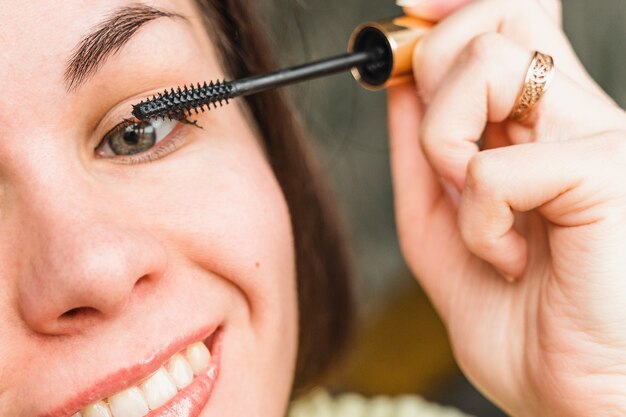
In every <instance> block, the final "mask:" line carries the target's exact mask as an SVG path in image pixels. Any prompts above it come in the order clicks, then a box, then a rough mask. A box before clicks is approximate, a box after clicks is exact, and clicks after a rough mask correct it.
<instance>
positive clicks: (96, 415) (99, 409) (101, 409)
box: [82, 401, 112, 417]
mask: <svg viewBox="0 0 626 417" xmlns="http://www.w3.org/2000/svg"><path fill="white" fill-rule="evenodd" d="M82 413H83V417H112V416H111V411H110V410H109V406H108V405H106V403H105V402H104V401H98V402H95V403H93V404H90V405H88V406H87V407H85V408H83V410H82Z"/></svg>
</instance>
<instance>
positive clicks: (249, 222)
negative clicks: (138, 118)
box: [0, 0, 297, 417]
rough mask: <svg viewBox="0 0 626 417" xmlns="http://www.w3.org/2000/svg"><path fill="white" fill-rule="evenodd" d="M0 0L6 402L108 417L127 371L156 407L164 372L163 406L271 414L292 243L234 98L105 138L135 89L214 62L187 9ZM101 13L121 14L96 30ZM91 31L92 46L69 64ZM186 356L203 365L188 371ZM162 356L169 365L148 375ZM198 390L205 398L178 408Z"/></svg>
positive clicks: (16, 409) (118, 416) (286, 352)
mask: <svg viewBox="0 0 626 417" xmlns="http://www.w3.org/2000/svg"><path fill="white" fill-rule="evenodd" d="M142 4H145V5H144V6H141V7H139V6H140V5H142ZM148 4H149V6H148ZM131 5H135V6H137V7H136V8H135V9H133V10H132V11H129V10H128V9H126V10H125V11H124V10H122V11H120V8H124V7H128V6H131ZM152 7H154V8H157V9H159V10H163V11H166V12H171V13H175V14H179V15H181V16H164V15H160V14H159V13H157V12H156V11H155V9H152ZM0 8H1V15H0V19H1V21H2V25H1V26H0V42H1V45H2V48H1V49H0V84H1V86H2V98H1V99H0V132H1V134H0V316H1V317H3V319H2V321H0V415H2V416H16V417H18V416H20V417H21V416H23V417H33V416H35V417H39V416H42V417H43V416H47V417H70V416H71V415H72V414H74V413H76V412H77V411H79V410H80V409H82V408H83V407H85V406H86V405H87V403H93V402H95V401H97V400H101V399H107V398H109V399H110V402H111V405H112V406H114V408H115V410H114V415H115V417H127V416H128V417H130V416H132V417H135V416H136V415H143V414H141V412H140V411H137V410H140V409H141V406H140V405H139V403H140V402H141V399H139V398H135V397H133V395H134V394H137V393H138V392H139V391H138V389H137V387H139V388H144V389H145V392H143V394H142V395H144V397H145V398H144V399H145V400H148V399H147V396H152V397H151V398H152V399H151V400H150V401H152V402H153V403H155V404H156V403H158V402H159V401H165V400H164V398H165V397H167V396H171V395H173V394H172V392H171V390H172V386H173V385H176V383H178V384H179V385H180V387H179V388H175V391H177V392H178V393H177V394H176V396H175V397H174V400H173V402H171V404H173V405H174V406H176V407H178V408H177V409H178V410H179V411H180V414H176V415H181V416H183V415H184V416H188V415H189V416H197V415H200V416H217V415H219V416H237V417H240V416H256V415H258V416H278V415H281V413H283V412H284V408H285V404H286V402H287V399H288V396H289V391H290V386H291V382H292V381H291V379H292V373H293V367H294V363H295V351H296V339H297V337H296V335H297V329H296V326H297V313H296V312H297V308H296V288H295V265H294V263H295V261H294V250H293V241H292V234H291V228H290V221H289V214H288V210H287V206H286V203H285V201H284V199H283V196H282V193H281V190H280V188H279V186H278V184H277V182H276V180H275V178H274V176H273V174H272V171H271V169H270V167H269V165H268V163H267V161H266V159H265V157H264V153H263V149H262V146H261V143H260V139H259V138H258V136H257V135H256V134H255V132H254V131H253V130H252V129H251V128H250V126H249V125H248V123H247V119H246V117H245V116H244V113H243V111H242V110H241V108H239V107H238V106H237V105H236V104H235V103H231V105H229V106H226V107H224V108H221V109H219V110H216V111H211V112H207V113H201V114H200V115H199V116H197V117H193V118H192V120H197V121H198V124H199V125H200V126H201V128H198V127H195V126H192V125H187V124H176V123H170V122H159V123H152V124H151V125H149V126H144V127H143V128H139V127H138V126H133V125H130V126H127V127H124V126H123V127H122V128H120V129H117V130H116V131H114V132H112V133H110V134H109V135H108V136H107V138H106V140H104V141H103V138H104V137H105V135H106V134H107V132H109V131H110V130H111V129H113V127H114V126H116V125H117V124H119V123H120V122H122V121H123V119H124V118H128V117H130V111H131V104H133V103H137V102H138V101H140V100H141V99H143V98H145V97H146V96H148V95H150V96H151V95H152V94H154V93H155V92H157V91H160V90H163V89H164V88H167V87H173V86H178V85H183V84H185V83H189V82H197V81H201V80H212V79H218V78H220V79H223V78H225V76H224V74H223V71H222V69H221V68H220V65H219V63H218V55H217V52H218V51H216V50H214V47H213V46H212V42H211V40H210V38H209V36H208V35H207V34H206V32H205V31H204V28H203V26H202V22H201V20H200V18H199V17H198V13H197V11H195V9H193V7H192V5H191V3H190V2H189V1H184V0H180V1H174V0H171V1H167V0H151V1H150V2H145V3H134V2H133V3H131V2H129V1H126V0H99V1H97V0H92V1H88V2H86V1H79V0H71V1H70V0H68V1H62V2H58V1H55V2H50V1H34V2H33V1H28V2H14V1H6V0H4V1H2V3H1V4H0ZM111 14H122V15H123V16H125V17H124V19H125V20H123V21H121V20H118V21H117V22H115V23H114V24H112V23H113V21H112V20H110V19H109V20H108V23H107V25H108V26H107V28H106V29H104V28H103V26H101V25H102V23H101V22H103V21H106V20H107V19H108V18H109V17H110V16H111ZM99 25H100V26H99ZM132 28H138V30H137V31H136V32H135V33H134V34H133V33H129V32H132V30H131V29H132ZM99 29H100V31H99V32H98V30H99ZM114 32H115V33H114ZM90 34H92V35H93V34H96V36H91V37H90ZM98 34H99V35H100V36H98ZM104 34H106V35H107V36H102V35H104ZM114 35H115V36H114ZM86 37H88V42H86V43H83V47H89V46H90V47H91V48H92V49H90V50H89V51H88V53H86V54H84V55H75V56H74V65H73V66H70V68H72V69H71V71H72V72H71V73H70V72H67V68H68V65H69V64H68V61H71V60H72V54H73V53H74V52H76V51H77V48H78V46H77V45H79V44H80V43H81V40H82V39H85V38H86ZM111 42H114V45H113V46H114V47H113V48H112V49H111V50H108V49H107V48H109V49H110V48H111ZM118 47H119V49H116V48H118ZM96 58H97V59H98V62H95V60H96ZM81 74H82V77H81ZM153 141H156V143H154V144H153V143H152V142H153ZM135 152H139V153H135ZM124 153H130V154H131V155H123V154H124ZM212 335H213V336H212ZM196 342H204V343H205V344H207V345H209V348H210V349H211V350H213V358H212V359H211V362H209V365H207V360H208V357H207V356H206V352H203V349H202V346H198V345H195V346H194V347H193V348H192V349H190V350H189V351H188V349H187V348H188V346H191V345H194V343H196ZM218 345H220V346H221V347H220V346H218ZM218 348H219V351H220V352H221V353H219V354H218V352H217V351H218ZM178 352H182V360H181V356H174V355H175V354H176V353H178ZM172 358H174V359H175V360H171V359H172ZM188 365H191V366H195V367H196V368H198V370H196V373H197V374H198V375H199V376H195V377H194V379H193V380H192V382H191V383H190V385H185V384H188V383H189V379H190V378H191V376H190V374H189V367H188ZM162 366H163V367H165V368H166V369H167V370H169V371H171V372H170V374H176V375H177V377H176V378H173V377H172V376H171V375H170V376H167V375H164V374H163V373H157V374H156V376H155V377H154V378H152V379H150V380H149V381H148V384H143V382H144V381H145V380H146V378H148V377H150V376H151V375H153V374H155V372H156V371H157V370H159V368H160V367H162ZM207 366H208V368H207ZM216 366H217V367H218V368H219V369H218V376H217V378H215V372H214V371H215V367H216ZM207 370H208V371H210V372H208V374H210V376H207ZM212 385H213V386H212ZM150 386H151V387H152V390H151V388H150ZM183 386H186V387H187V388H184V389H182V388H181V387H183ZM155 387H156V388H155ZM129 388H130V391H127V392H125V393H123V394H122V395H117V396H116V395H115V394H117V393H119V392H120V391H124V390H126V389H129ZM211 388H213V392H212V395H211V396H210V398H209V400H208V403H206V406H202V404H201V406H200V408H201V409H202V410H203V411H202V412H200V411H198V414H193V413H191V414H184V413H183V412H182V411H181V410H183V409H184V405H185V404H193V403H194V401H195V399H197V398H200V399H201V400H202V398H205V397H206V396H207V393H208V391H210V390H211ZM155 390H156V391H160V392H161V394H158V393H157V394H155V393H154V392H155ZM192 391H193V392H192ZM150 392H152V394H150ZM200 402H201V403H202V401H200ZM196 407H197V406H196ZM192 408H193V407H192ZM133 410H134V411H133ZM92 411H93V410H92ZM135 412H137V413H135ZM94 413H95V411H94ZM86 415H87V416H88V417H91V415H99V414H89V413H84V414H83V417H85V416H86ZM103 415H106V414H103ZM157 415H160V414H157ZM168 415H170V414H168ZM172 415H173V414H172Z"/></svg>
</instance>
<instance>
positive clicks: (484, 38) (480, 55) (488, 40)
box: [463, 33, 502, 63]
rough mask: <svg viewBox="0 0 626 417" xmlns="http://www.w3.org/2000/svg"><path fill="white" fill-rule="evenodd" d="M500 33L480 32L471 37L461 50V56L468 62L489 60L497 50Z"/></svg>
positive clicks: (500, 42) (500, 38) (499, 42)
mask: <svg viewBox="0 0 626 417" xmlns="http://www.w3.org/2000/svg"><path fill="white" fill-rule="evenodd" d="M501 44H502V35H499V34H497V33H482V34H480V35H477V36H475V37H474V38H472V39H471V40H470V41H469V42H468V43H467V46H466V47H465V50H464V51H463V58H464V59H465V61H466V62H469V63H483V62H486V61H489V60H491V59H492V58H493V57H494V56H496V54H497V53H498V51H499V47H500V45H501Z"/></svg>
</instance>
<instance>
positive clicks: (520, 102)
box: [509, 51, 555, 121]
mask: <svg viewBox="0 0 626 417" xmlns="http://www.w3.org/2000/svg"><path fill="white" fill-rule="evenodd" d="M554 72H555V69H554V60H553V59H552V57H551V56H550V55H546V54H542V53H541V52H539V51H535V53H534V54H533V59H532V61H531V62H530V66H529V67H528V72H527V73H526V80H525V81H524V85H523V86H522V91H521V92H520V95H519V97H518V99H517V102H516V103H515V107H514V108H513V111H512V112H511V115H510V116H509V117H510V118H511V119H513V120H517V121H519V120H523V119H525V118H526V117H528V115H529V114H530V113H531V112H532V110H533V109H534V108H535V106H536V105H537V103H538V102H539V100H540V99H541V97H543V95H544V94H545V93H546V91H548V88H550V84H551V83H552V79H553V78H554Z"/></svg>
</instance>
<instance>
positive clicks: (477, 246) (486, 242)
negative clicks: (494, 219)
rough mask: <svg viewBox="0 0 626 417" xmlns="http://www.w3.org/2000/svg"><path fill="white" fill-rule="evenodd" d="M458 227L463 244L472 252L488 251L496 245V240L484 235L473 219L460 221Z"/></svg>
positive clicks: (482, 252)
mask: <svg viewBox="0 0 626 417" xmlns="http://www.w3.org/2000/svg"><path fill="white" fill-rule="evenodd" d="M459 229H460V232H461V237H462V239H463V241H464V242H465V246H467V248H468V249H469V250H470V251H471V252H472V253H474V254H484V253H489V252H492V251H493V250H494V249H495V248H496V247H497V242H496V240H494V239H491V238H489V237H488V236H486V235H485V233H484V229H483V228H480V227H478V225H477V224H476V222H475V221H474V220H470V219H468V220H467V221H460V222H459Z"/></svg>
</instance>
